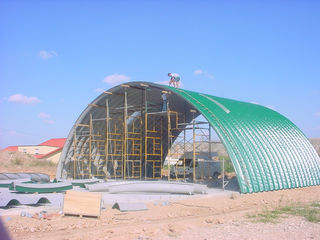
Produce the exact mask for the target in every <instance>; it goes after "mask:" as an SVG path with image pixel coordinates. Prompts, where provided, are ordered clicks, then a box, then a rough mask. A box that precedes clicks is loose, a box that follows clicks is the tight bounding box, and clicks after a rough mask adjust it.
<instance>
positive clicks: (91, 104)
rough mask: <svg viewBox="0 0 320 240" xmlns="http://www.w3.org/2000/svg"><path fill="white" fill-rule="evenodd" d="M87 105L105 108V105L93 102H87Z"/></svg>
mask: <svg viewBox="0 0 320 240" xmlns="http://www.w3.org/2000/svg"><path fill="white" fill-rule="evenodd" d="M88 106H91V107H99V108H106V106H103V105H98V104H93V103H89V104H88Z"/></svg>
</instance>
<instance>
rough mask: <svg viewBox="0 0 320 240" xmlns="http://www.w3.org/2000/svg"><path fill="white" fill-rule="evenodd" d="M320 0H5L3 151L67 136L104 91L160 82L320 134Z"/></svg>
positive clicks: (0, 68)
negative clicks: (242, 104)
mask: <svg viewBox="0 0 320 240" xmlns="http://www.w3.org/2000/svg"><path fill="white" fill-rule="evenodd" d="M319 12H320V1H311V0H310V1H308V0H306V1H302V0H301V1H294V0H292V1H289V0H288V1H284V0H283V1H281V0H280V1H121V0H119V1H32V0H29V1H16V0H2V1H0V84H1V85H0V86H1V88H0V89H1V91H0V148H3V147H6V146H8V145H20V144H25V145H29V144H38V143H40V142H42V141H45V140H47V139H49V138H54V137H66V136H67V134H68V132H69V131H70V129H71V127H72V125H73V123H74V122H75V121H76V119H77V118H78V116H79V115H80V113H81V112H82V110H84V108H85V107H86V106H87V104H88V103H90V102H91V101H92V100H93V99H94V98H95V97H96V96H98V95H99V94H100V93H99V91H101V89H104V90H107V89H109V88H110V87H112V86H113V85H115V84H118V83H120V82H121V81H150V82H164V81H167V80H168V77H167V73H168V72H177V73H179V74H180V75H181V80H182V83H183V88H185V89H189V90H194V91H199V92H203V93H209V94H212V95H215V96H220V97H227V98H232V99H237V100H242V101H247V102H255V103H258V104H261V105H265V106H269V107H271V108H274V109H275V110H276V111H278V112H280V113H281V114H284V115H285V116H286V117H288V118H289V119H290V120H291V121H293V122H294V123H295V124H296V125H297V126H298V127H299V128H300V129H301V130H302V131H303V132H304V133H305V134H306V135H307V136H308V137H320V57H319V56H320V44H319V43H320V28H319V23H320V14H319Z"/></svg>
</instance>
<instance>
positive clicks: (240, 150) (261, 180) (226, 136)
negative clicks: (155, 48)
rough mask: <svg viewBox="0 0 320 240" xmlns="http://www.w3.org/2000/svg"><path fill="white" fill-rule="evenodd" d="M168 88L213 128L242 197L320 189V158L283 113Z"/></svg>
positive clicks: (254, 105) (255, 105)
mask: <svg viewBox="0 0 320 240" xmlns="http://www.w3.org/2000/svg"><path fill="white" fill-rule="evenodd" d="M166 88H168V87H166ZM169 89H170V90H171V91H173V92H175V93H177V94H178V95H180V96H182V97H183V98H184V99H186V100H187V101H188V102H189V103H190V104H192V105H193V106H194V107H195V108H196V109H198V110H199V111H200V112H201V113H202V114H203V115H204V117H205V118H206V119H207V120H208V121H209V122H210V124H211V125H212V127H213V128H214V129H215V131H216V132H217V134H218V135H219V137H220V139H221V141H222V142H223V144H224V145H225V147H226V149H227V151H228V153H229V155H230V158H231V161H232V163H233V165H234V168H235V170H236V174H237V178H238V181H239V186H240V190H241V192H242V193H252V192H261V191H271V190H279V189H287V188H297V187H306V186H313V185H320V159H319V156H318V155H317V153H316V151H315V149H314V148H313V146H312V145H311V143H310V142H309V140H308V139H307V138H306V137H305V136H304V134H303V133H302V132H301V131H300V130H299V129H298V128H297V127H296V126H295V125H294V124H293V123H292V122H290V121H289V120H288V119H287V118H285V117H284V116H282V115H281V114H279V113H277V112H275V111H273V110H271V109H269V108H266V107H263V106H260V105H257V104H251V103H246V102H240V101H235V100H231V99H226V98H220V97H215V96H211V95H206V94H201V93H196V92H192V91H187V90H183V89H175V88H172V87H169Z"/></svg>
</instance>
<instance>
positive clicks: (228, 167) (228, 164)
mask: <svg viewBox="0 0 320 240" xmlns="http://www.w3.org/2000/svg"><path fill="white" fill-rule="evenodd" d="M223 159H224V171H225V172H227V173H232V172H234V168H233V165H232V162H231V160H230V157H229V156H219V160H220V167H221V169H222V167H223V166H222V164H223V163H222V160H223Z"/></svg>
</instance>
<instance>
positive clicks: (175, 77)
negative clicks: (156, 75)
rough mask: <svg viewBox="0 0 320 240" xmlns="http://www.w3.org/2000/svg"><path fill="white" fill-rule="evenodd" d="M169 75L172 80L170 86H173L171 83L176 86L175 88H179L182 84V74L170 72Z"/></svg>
mask: <svg viewBox="0 0 320 240" xmlns="http://www.w3.org/2000/svg"><path fill="white" fill-rule="evenodd" d="M168 76H169V77H171V78H170V81H169V86H171V84H172V85H173V86H174V87H175V88H179V86H180V76H179V74H178V73H168Z"/></svg>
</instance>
